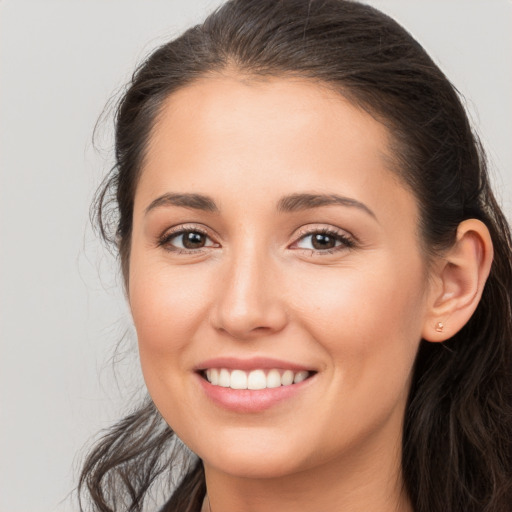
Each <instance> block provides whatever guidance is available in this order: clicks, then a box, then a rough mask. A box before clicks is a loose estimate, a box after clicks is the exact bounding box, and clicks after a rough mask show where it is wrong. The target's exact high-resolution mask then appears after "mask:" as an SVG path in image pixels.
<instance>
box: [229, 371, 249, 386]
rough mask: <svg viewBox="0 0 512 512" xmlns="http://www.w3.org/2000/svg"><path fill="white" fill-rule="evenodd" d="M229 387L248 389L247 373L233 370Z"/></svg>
mask: <svg viewBox="0 0 512 512" xmlns="http://www.w3.org/2000/svg"><path fill="white" fill-rule="evenodd" d="M229 387H230V388H232V389H247V373H245V372H244V371H242V370H233V371H232V372H231V383H230V385H229Z"/></svg>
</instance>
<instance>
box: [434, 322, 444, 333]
mask: <svg viewBox="0 0 512 512" xmlns="http://www.w3.org/2000/svg"><path fill="white" fill-rule="evenodd" d="M443 329H444V324H443V322H437V324H436V332H443Z"/></svg>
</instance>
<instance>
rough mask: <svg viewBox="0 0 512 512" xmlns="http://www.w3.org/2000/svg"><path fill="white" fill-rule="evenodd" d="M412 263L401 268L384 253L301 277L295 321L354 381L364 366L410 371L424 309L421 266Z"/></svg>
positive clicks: (383, 370)
mask: <svg viewBox="0 0 512 512" xmlns="http://www.w3.org/2000/svg"><path fill="white" fill-rule="evenodd" d="M412 261H413V262H412V263H410V264H409V265H407V266H405V267H404V266H401V265H399V264H398V262H396V261H395V259H394V258H393V257H392V255H390V256H389V257H386V256H384V257H382V258H380V259H379V260H376V259H374V260H372V265H369V266H366V265H365V266H360V267H359V268H356V267H355V266H354V267H350V268H349V267H348V266H347V268H342V269H341V268H340V269H326V270H332V271H330V272H321V273H319V272H315V275H311V276H309V277H308V276H305V278H304V279H301V282H300V290H298V289H297V290H296V293H295V296H296V297H297V298H298V299H297V309H298V310H299V311H300V313H299V315H298V317H299V318H300V319H301V321H302V322H303V325H304V326H305V328H306V329H307V330H308V331H309V332H310V333H312V335H313V336H314V338H315V340H316V341H317V342H318V343H320V344H321V345H323V347H324V349H325V350H326V351H327V352H328V353H329V354H330V356H331V357H332V358H333V359H334V360H336V361H341V362H342V363H343V364H340V367H342V368H343V371H344V372H345V373H346V372H349V373H351V374H352V375H353V377H354V381H355V380H356V377H357V376H358V374H359V373H361V372H364V371H366V370H367V369H369V368H370V366H372V370H374V371H375V373H376V374H381V373H382V372H385V371H388V369H389V365H390V364H392V365H394V366H400V367H401V368H403V370H404V372H408V371H409V370H410V366H411V365H412V361H413V359H414V356H415V353H416V350H417V347H418V344H419V340H420V338H421V328H422V323H423V312H424V306H425V301H424V285H425V284H424V282H423V281H422V279H421V278H420V277H419V276H422V275H423V274H422V264H421V261H420V260H419V258H418V259H417V260H412ZM347 361H350V364H349V365H347V364H345V363H346V362H347Z"/></svg>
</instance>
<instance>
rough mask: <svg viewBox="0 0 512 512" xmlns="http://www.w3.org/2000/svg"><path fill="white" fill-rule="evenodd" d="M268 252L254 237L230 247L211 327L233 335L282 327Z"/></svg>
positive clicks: (242, 335) (282, 317)
mask: <svg viewBox="0 0 512 512" xmlns="http://www.w3.org/2000/svg"><path fill="white" fill-rule="evenodd" d="M273 265H275V262H274V261H273V258H272V255H271V254H270V252H269V251H268V248H267V247H266V246H265V245H264V244H262V243H259V242H258V240H257V239H256V237H250V236H246V237H243V240H242V241H240V243H238V244H236V245H234V246H233V247H231V249H230V251H229V256H228V257H226V261H225V262H224V269H223V272H222V275H221V276H219V279H221V283H220V286H219V293H218V296H217V303H216V305H215V315H214V323H215V326H216V327H217V328H218V329H220V330H222V331H225V332H228V333H229V334H231V335H232V336H233V337H236V338H246V337H251V336H253V335H255V334H256V333H270V332H276V331H279V330H280V329H282V327H283V326H284V324H285V322H286V314H285V310H284V307H283V304H282V303H281V301H280V299H279V294H278V293H276V292H277V291H278V290H277V289H276V286H277V285H278V283H276V282H275V281H274V280H273V278H272V277H273V276H274V275H275V273H274V272H273Z"/></svg>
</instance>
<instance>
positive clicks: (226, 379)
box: [205, 368, 309, 390]
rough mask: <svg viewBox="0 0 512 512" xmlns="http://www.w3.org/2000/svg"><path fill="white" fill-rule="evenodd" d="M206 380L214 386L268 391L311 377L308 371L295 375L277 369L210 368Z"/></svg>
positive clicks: (290, 371)
mask: <svg viewBox="0 0 512 512" xmlns="http://www.w3.org/2000/svg"><path fill="white" fill-rule="evenodd" d="M205 375H206V379H207V380H208V382H210V383H211V384H213V385H214V386H221V387H224V388H232V389H252V390H256V389H266V388H278V387H280V386H290V385H292V384H298V383H299V382H302V381H303V380H305V379H307V378H308V377H309V372H308V371H299V372H296V373H294V372H293V371H292V370H285V371H284V372H283V371H282V370H281V371H279V370H277V369H272V370H269V371H268V372H267V373H265V371H264V370H252V371H251V372H245V371H243V370H227V369H226V368H208V369H207V370H206V371H205Z"/></svg>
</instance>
